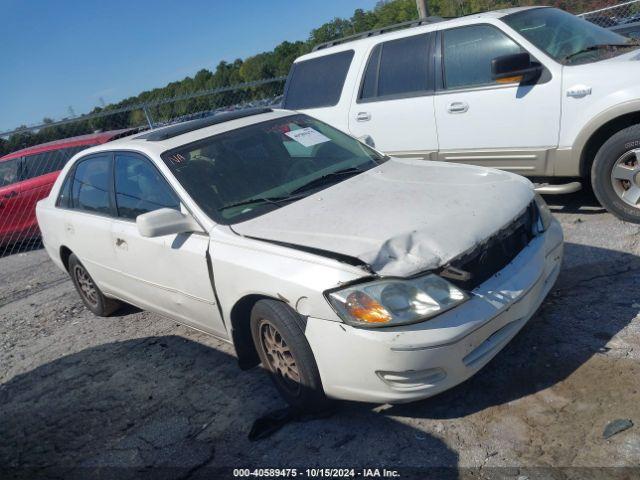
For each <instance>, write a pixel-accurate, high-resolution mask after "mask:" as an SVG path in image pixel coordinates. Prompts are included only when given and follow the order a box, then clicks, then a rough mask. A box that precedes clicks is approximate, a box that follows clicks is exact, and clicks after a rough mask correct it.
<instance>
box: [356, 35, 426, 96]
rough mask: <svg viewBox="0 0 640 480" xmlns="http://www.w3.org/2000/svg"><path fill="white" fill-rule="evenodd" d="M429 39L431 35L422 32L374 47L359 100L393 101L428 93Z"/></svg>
mask: <svg viewBox="0 0 640 480" xmlns="http://www.w3.org/2000/svg"><path fill="white" fill-rule="evenodd" d="M430 39H431V34H429V33H426V34H423V35H414V36H411V37H405V38H400V39H397V40H391V41H388V42H384V43H380V44H378V45H376V46H375V47H374V49H373V50H372V51H371V55H370V56H369V62H368V63H367V69H366V71H365V73H364V77H363V81H362V88H361V90H360V99H361V100H367V99H369V100H372V99H375V98H376V97H396V98H397V97H398V96H415V95H421V94H422V95H424V94H425V93H428V92H429V91H432V90H433V87H432V85H431V83H432V82H431V75H430V72H431V71H432V70H431V68H430V66H431V63H432V62H431V61H430V60H429V59H430V58H431V55H430V49H429V41H430Z"/></svg>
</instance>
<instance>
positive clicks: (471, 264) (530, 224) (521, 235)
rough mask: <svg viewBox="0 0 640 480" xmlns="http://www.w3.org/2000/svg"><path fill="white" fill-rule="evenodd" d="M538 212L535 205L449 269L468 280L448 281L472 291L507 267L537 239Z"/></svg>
mask: <svg viewBox="0 0 640 480" xmlns="http://www.w3.org/2000/svg"><path fill="white" fill-rule="evenodd" d="M537 219H538V210H537V207H536V205H535V202H531V204H530V205H529V206H528V207H527V208H526V210H525V211H524V212H523V213H522V214H521V215H520V216H519V217H518V218H516V219H515V220H514V221H513V222H511V223H510V224H509V225H507V226H506V227H505V228H503V229H502V230H500V231H499V232H498V233H497V234H496V235H494V236H492V237H490V238H489V239H488V240H486V241H485V242H483V243H481V244H480V245H478V246H477V247H476V248H474V249H473V250H472V251H471V252H469V253H467V254H465V255H463V256H462V257H460V258H458V259H456V260H454V261H452V262H451V263H450V264H449V265H451V266H452V267H454V268H456V269H459V270H463V271H465V272H468V273H469V274H470V275H471V276H470V278H469V279H468V280H449V281H451V282H452V283H454V284H455V285H457V286H459V287H460V288H464V289H465V290H473V289H474V288H476V287H477V286H479V285H480V284H481V283H483V282H484V281H486V280H488V279H489V278H491V277H492V276H493V275H495V274H496V273H498V272H499V271H500V270H502V269H503V268H504V267H506V266H507V265H508V264H509V263H510V262H511V261H512V260H513V259H514V258H515V257H516V256H517V255H518V254H519V253H520V252H521V251H522V249H523V248H524V247H526V246H527V245H528V244H529V242H530V241H531V239H532V238H533V237H534V236H535V228H534V227H535V225H536V222H537Z"/></svg>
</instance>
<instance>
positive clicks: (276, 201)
mask: <svg viewBox="0 0 640 480" xmlns="http://www.w3.org/2000/svg"><path fill="white" fill-rule="evenodd" d="M364 171H365V170H362V169H360V168H355V167H350V168H345V169H343V170H336V171H335V172H330V173H327V174H325V175H322V176H321V177H318V178H316V179H313V180H311V181H310V182H309V183H305V184H304V185H302V186H301V187H298V188H296V189H294V190H292V191H291V192H289V194H288V195H281V196H278V197H253V198H248V199H246V200H240V201H239V202H233V203H229V204H227V205H223V206H222V207H220V208H218V211H220V210H226V209H227V208H234V207H241V206H243V205H251V204H258V205H261V204H265V203H270V204H273V205H277V206H278V207H281V206H282V205H281V204H282V203H283V202H290V201H293V200H298V199H299V198H303V197H305V196H306V195H300V194H301V193H302V192H304V191H306V190H311V189H312V188H315V187H318V186H321V185H324V184H326V183H327V182H328V180H329V179H330V178H332V177H336V176H338V177H340V176H346V175H356V174H358V173H362V172H364Z"/></svg>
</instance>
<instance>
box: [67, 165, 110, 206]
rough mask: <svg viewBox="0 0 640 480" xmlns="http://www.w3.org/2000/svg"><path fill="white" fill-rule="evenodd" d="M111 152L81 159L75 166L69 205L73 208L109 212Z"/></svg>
mask: <svg viewBox="0 0 640 480" xmlns="http://www.w3.org/2000/svg"><path fill="white" fill-rule="evenodd" d="M110 180H111V154H106V155H96V156H95V157H89V158H87V159H85V160H81V161H80V162H79V163H78V164H77V165H76V167H75V172H74V177H73V183H72V185H71V202H70V203H71V205H70V207H71V208H73V209H75V210H83V211H86V212H96V213H101V214H105V215H108V214H110V213H111V202H110V197H111V193H110V188H109V183H110Z"/></svg>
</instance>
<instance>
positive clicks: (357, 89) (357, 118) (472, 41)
mask: <svg viewBox="0 0 640 480" xmlns="http://www.w3.org/2000/svg"><path fill="white" fill-rule="evenodd" d="M401 27H402V28H401ZM407 27H409V28H407ZM389 30H391V31H389ZM638 78H640V55H639V54H638V44H637V43H635V42H633V41H631V40H630V39H628V38H626V37H623V36H620V35H618V34H616V33H614V32H611V31H609V30H606V29H603V28H601V27H598V26H596V25H594V24H592V23H589V22H587V21H585V20H583V19H581V18H578V17H575V16H573V15H571V14H569V13H566V12H563V11H562V10H558V9H554V8H547V7H542V8H515V9H509V10H501V11H495V12H489V13H483V14H478V15H471V16H467V17H461V18H457V19H453V20H447V21H437V20H425V21H422V22H415V23H412V24H409V25H406V24H403V25H398V26H394V27H391V28H389V29H383V30H380V31H372V32H367V33H365V34H362V35H358V36H355V37H351V38H347V39H343V40H338V41H336V42H332V43H330V44H324V45H320V46H319V47H317V48H316V50H315V51H314V52H312V53H309V54H308V55H305V56H302V57H300V58H298V59H297V60H296V62H295V63H294V65H293V67H292V69H291V72H290V74H289V78H288V81H287V86H286V90H285V97H284V102H283V106H284V107H285V108H291V109H296V110H302V111H304V112H306V113H308V114H310V115H313V116H314V117H316V118H319V119H321V120H324V121H326V122H328V123H330V124H332V125H334V126H336V127H338V128H340V129H342V130H344V131H346V132H349V133H350V134H352V135H353V136H355V137H358V138H361V139H363V140H364V141H366V142H367V143H369V144H370V145H372V146H375V147H376V148H377V149H378V150H381V151H384V152H385V153H388V154H389V155H393V156H395V157H412V158H424V159H431V160H444V161H451V162H461V163H471V164H477V165H483V166H492V167H497V168H500V169H504V170H509V171H512V172H516V173H519V174H522V175H526V176H528V177H535V180H536V181H537V182H540V183H541V188H539V190H538V191H539V192H540V193H569V192H573V191H576V190H577V189H579V188H580V183H579V182H590V183H591V184H592V185H593V189H594V191H595V193H596V195H597V197H598V199H599V200H600V202H601V203H602V204H603V205H604V206H605V207H606V208H607V209H608V210H609V211H611V212H612V213H614V214H615V215H617V216H618V217H619V218H621V219H624V220H627V221H631V222H640V162H639V161H638V157H639V156H640V82H638ZM552 177H556V178H562V179H564V180H563V181H562V182H558V180H554V179H552ZM545 182H546V183H545ZM558 183H561V184H558Z"/></svg>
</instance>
